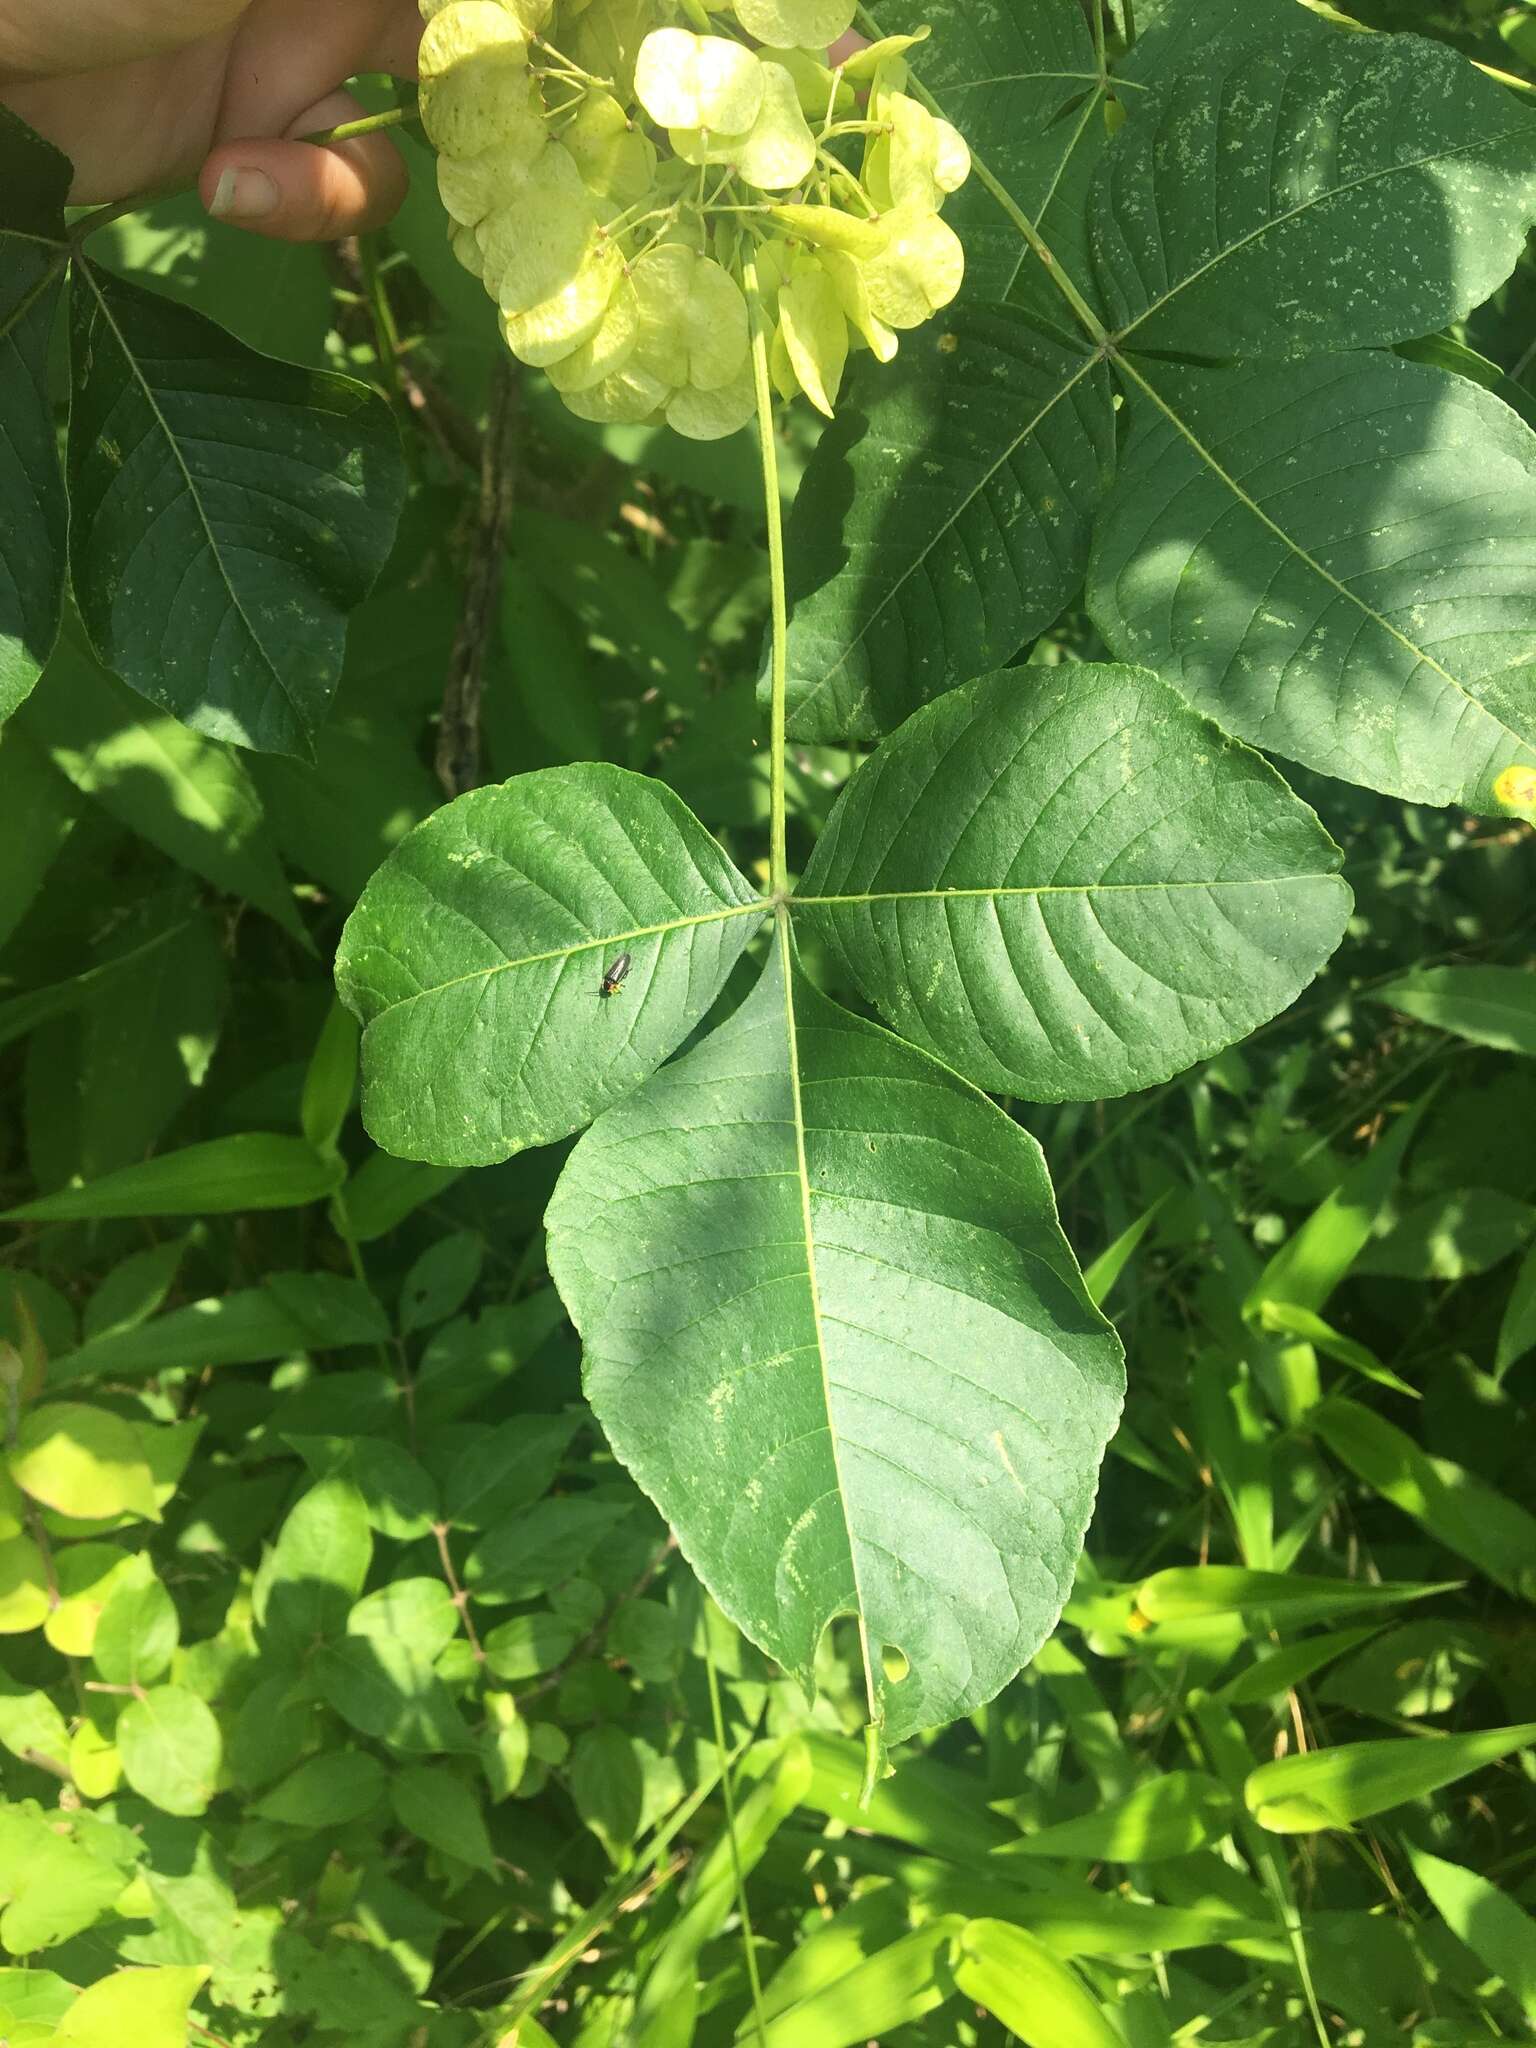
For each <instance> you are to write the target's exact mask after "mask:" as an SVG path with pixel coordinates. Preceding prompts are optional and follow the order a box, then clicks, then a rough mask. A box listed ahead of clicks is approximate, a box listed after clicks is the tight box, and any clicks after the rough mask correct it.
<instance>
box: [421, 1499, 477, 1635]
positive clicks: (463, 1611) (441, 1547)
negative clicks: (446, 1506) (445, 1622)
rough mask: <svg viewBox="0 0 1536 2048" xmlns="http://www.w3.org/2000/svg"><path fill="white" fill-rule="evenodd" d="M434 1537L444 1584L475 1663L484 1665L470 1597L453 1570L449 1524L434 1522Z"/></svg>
mask: <svg viewBox="0 0 1536 2048" xmlns="http://www.w3.org/2000/svg"><path fill="white" fill-rule="evenodd" d="M432 1536H433V1540H434V1541H435V1542H436V1544H437V1561H438V1564H439V1565H440V1566H441V1567H442V1573H443V1582H444V1584H445V1585H446V1586H447V1588H448V1596H449V1598H450V1599H451V1600H452V1602H453V1604H454V1607H455V1608H456V1609H457V1611H458V1616H459V1619H460V1621H462V1622H463V1624H464V1634H465V1637H466V1638H467V1640H468V1643H469V1647H470V1650H471V1652H472V1654H473V1656H474V1660H475V1662H476V1663H477V1664H483V1663H484V1662H485V1646H484V1645H483V1644H482V1642H481V1641H480V1638H479V1636H478V1635H477V1634H476V1632H475V1624H474V1621H473V1619H472V1618H471V1616H470V1612H469V1595H468V1594H467V1593H466V1592H465V1590H464V1588H463V1586H462V1585H461V1584H460V1582H459V1575H458V1573H457V1572H456V1571H455V1570H454V1568H453V1552H452V1551H451V1550H450V1549H449V1548H448V1524H447V1523H446V1522H434V1523H433V1524H432Z"/></svg>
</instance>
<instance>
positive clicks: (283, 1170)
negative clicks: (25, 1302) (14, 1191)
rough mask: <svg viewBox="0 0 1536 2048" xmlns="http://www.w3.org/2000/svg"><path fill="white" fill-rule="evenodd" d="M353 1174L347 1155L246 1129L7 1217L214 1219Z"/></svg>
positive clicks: (305, 1198)
mask: <svg viewBox="0 0 1536 2048" xmlns="http://www.w3.org/2000/svg"><path fill="white" fill-rule="evenodd" d="M345 1178H346V1167H345V1165H344V1164H343V1163H342V1161H341V1160H340V1159H336V1158H330V1159H326V1158H322V1156H321V1155H320V1154H319V1153H318V1152H316V1151H315V1150H314V1149H313V1147H312V1146H310V1145H307V1144H306V1143H305V1142H304V1140H303V1139H302V1138H285V1137H281V1136H279V1135H278V1134H277V1133H275V1132H271V1131H246V1132H242V1133H241V1134H240V1135H239V1136H238V1137H233V1138H209V1139H208V1140H207V1141H206V1142H205V1143H203V1144H201V1145H184V1146H183V1147H182V1149H181V1150H180V1151H179V1152H166V1153H162V1154H161V1156H160V1157H159V1158H158V1159H146V1160H144V1161H143V1162H142V1164H140V1165H137V1166H121V1167H119V1168H118V1170H117V1171H116V1173H108V1174H104V1175H103V1176H102V1178H101V1179H100V1180H98V1181H92V1182H90V1183H89V1184H88V1185H87V1186H85V1187H80V1188H63V1189H61V1190H60V1191H59V1193H58V1194H56V1195H44V1196H42V1197H41V1198H40V1199H39V1200H37V1201H35V1202H24V1203H23V1204H22V1205H21V1207H20V1208H18V1209H10V1210H7V1211H6V1214H7V1216H9V1217H13V1218H18V1219H21V1218H25V1219H29V1220H31V1221H34V1222H39V1223H59V1222H77V1221H80V1220H83V1219H85V1218H88V1217H97V1216H128V1217H134V1216H214V1215H228V1214H230V1213H231V1212H232V1211H237V1210H241V1209H299V1208H302V1207H303V1206H304V1205H305V1203H307V1202H318V1201H319V1200H320V1199H321V1198H322V1197H323V1196H325V1195H328V1194H332V1193H333V1192H334V1191H335V1190H336V1189H337V1188H338V1187H339V1186H340V1185H341V1183H342V1181H343V1180H344V1179H345Z"/></svg>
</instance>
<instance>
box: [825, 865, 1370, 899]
mask: <svg viewBox="0 0 1536 2048" xmlns="http://www.w3.org/2000/svg"><path fill="white" fill-rule="evenodd" d="M1337 879H1338V870H1337V869H1336V868H1306V869H1303V870H1301V871H1300V872H1298V873H1296V874H1293V875H1231V876H1227V877H1225V878H1223V879H1220V880H1214V881H1209V882H1038V883H1033V882H1026V883H1019V884H1015V883H999V884H998V885H997V886H996V887H988V886H985V885H983V886H978V887H975V888H972V887H969V886H968V887H965V888H957V889H863V890H850V891H848V892H846V893H845V892H839V893H838V894H837V895H835V896H796V897H793V898H792V899H791V907H793V904H796V903H803V904H815V905H816V906H817V908H818V909H826V908H828V907H832V908H836V907H837V905H839V904H842V903H914V902H922V901H923V900H925V899H931V900H933V901H936V902H942V903H952V902H953V901H954V900H955V899H956V898H957V897H961V898H963V897H967V896H1104V895H1135V894H1136V893H1138V892H1141V893H1149V892H1150V893H1152V894H1156V895H1162V894H1163V893H1164V892H1166V891H1167V890H1169V889H1264V888H1269V889H1285V888H1290V887H1292V886H1294V885H1295V884H1298V883H1301V882H1328V881H1335V880H1337Z"/></svg>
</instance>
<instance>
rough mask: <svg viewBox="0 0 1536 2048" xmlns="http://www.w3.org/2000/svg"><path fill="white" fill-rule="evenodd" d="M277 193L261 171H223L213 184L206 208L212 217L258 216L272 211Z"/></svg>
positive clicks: (258, 217) (227, 218)
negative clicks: (215, 183)
mask: <svg viewBox="0 0 1536 2048" xmlns="http://www.w3.org/2000/svg"><path fill="white" fill-rule="evenodd" d="M280 197H281V195H280V193H279V192H278V189H277V186H276V184H275V183H274V182H273V180H272V179H271V178H269V177H268V176H267V174H266V172H265V171H253V170H243V171H225V172H224V173H223V174H222V176H221V177H220V179H219V182H218V184H217V185H216V186H215V187H214V190H213V197H212V198H211V199H210V200H209V202H208V211H209V212H210V213H211V214H212V215H213V217H214V219H215V220H261V219H263V218H264V217H265V216H266V215H267V214H269V213H276V211H277V202H278V199H279V198H280Z"/></svg>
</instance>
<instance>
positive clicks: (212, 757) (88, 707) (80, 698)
mask: <svg viewBox="0 0 1536 2048" xmlns="http://www.w3.org/2000/svg"><path fill="white" fill-rule="evenodd" d="M22 725H23V729H24V730H25V732H26V733H27V734H28V736H29V737H30V738H31V739H32V740H33V741H34V742H35V743H36V744H37V745H38V746H40V747H42V748H43V749H44V751H45V752H46V754H47V756H48V758H49V760H50V761H51V762H52V763H53V765H54V767H55V768H57V769H58V770H59V772H60V774H62V775H65V776H67V777H68V778H69V780H70V782H72V783H73V784H74V786H75V788H76V789H78V790H79V791H80V792H81V794H82V795H83V796H88V797H91V798H93V799H94V800H95V802H97V803H98V804H100V805H101V807H102V809H103V810H105V811H106V812H107V813H108V814H109V815H110V816H111V817H114V818H116V819H117V821H118V822H119V824H122V825H126V826H127V827H128V829H129V831H130V832H136V833H137V834H138V835H139V837H140V838H141V839H146V840H148V841H149V843H150V845H152V846H158V847H159V849H160V851H161V852H162V853H164V854H166V855H167V856H168V857H169V858H170V859H171V860H172V861H174V862H175V863H176V865H177V866H178V867H181V868H189V869H190V870H191V871H192V873H193V874H195V875H201V876H203V877H204V879H205V880H207V881H209V882H211V883H212V884H213V886H214V887H215V888H216V889H222V890H223V891H224V892H225V893H226V894H228V895H231V896H238V897H240V898H241V899H243V900H244V901H245V902H247V903H251V904H254V905H255V906H256V908H257V909H258V910H262V911H265V912H266V914H267V916H268V917H270V918H272V919H273V920H274V921H275V922H276V923H278V924H280V925H281V926H282V927H283V929H284V931H286V932H287V933H288V934H289V935H290V936H291V937H293V938H295V939H297V940H298V941H299V942H300V944H301V945H303V946H305V947H306V948H307V947H308V945H309V938H308V934H307V933H306V932H305V929H304V926H303V923H302V921H301V920H300V918H299V915H298V912H297V911H296V910H295V908H294V902H293V891H292V889H291V888H290V887H289V885H288V881H287V878H286V876H285V875H284V873H283V868H282V863H281V861H280V860H279V859H278V857H277V850H276V848H275V847H274V845H273V843H272V840H271V837H270V835H269V833H268V829H267V824H266V818H265V815H264V813H263V810H262V803H261V798H260V797H259V796H258V795H257V793H256V790H255V788H254V786H253V785H252V782H251V779H250V776H249V774H248V773H247V771H246V769H245V768H244V767H243V766H242V764H241V762H240V761H239V760H238V759H237V757H236V756H235V755H233V754H232V753H230V751H229V749H228V748H227V747H223V746H220V745H219V744H218V742H217V741H215V740H210V739H204V738H203V737H201V735H199V734H198V733H195V732H190V731H188V729H187V727H186V726H185V725H181V724H178V722H177V721H176V720H175V719H174V718H169V717H165V716H163V715H160V714H157V713H155V712H153V711H151V710H150V709H149V707H148V706H147V705H146V704H145V702H144V699H143V698H142V697H139V696H135V694H134V692H133V691H132V690H130V689H127V688H126V687H125V686H124V685H123V684H122V683H120V682H118V681H117V679H116V677H115V676H111V675H108V673H107V672H106V670H105V669H103V668H102V667H101V666H100V664H99V663H98V662H96V661H95V660H94V659H93V657H92V655H91V653H90V650H89V649H88V648H87V647H86V646H85V645H84V643H83V640H82V638H81V635H80V633H79V630H78V628H77V627H76V626H74V625H73V623H71V624H70V625H68V626H67V627H66V629H65V633H64V637H63V638H62V639H61V640H60V642H59V645H58V647H57V648H56V650H55V651H54V654H53V658H52V659H51V660H50V661H49V663H48V667H47V671H46V673H45V674H44V677H43V684H42V688H41V689H40V690H38V691H37V692H36V693H35V694H34V696H33V697H32V698H31V700H30V701H29V703H28V705H27V708H26V712H25V714H24V717H23V720H22Z"/></svg>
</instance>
